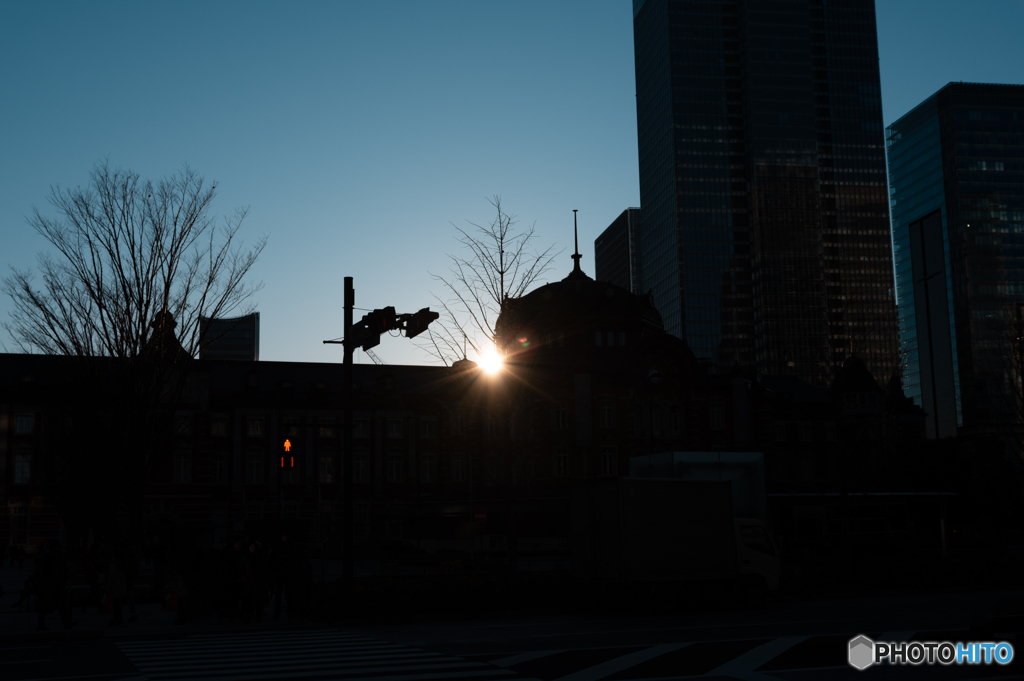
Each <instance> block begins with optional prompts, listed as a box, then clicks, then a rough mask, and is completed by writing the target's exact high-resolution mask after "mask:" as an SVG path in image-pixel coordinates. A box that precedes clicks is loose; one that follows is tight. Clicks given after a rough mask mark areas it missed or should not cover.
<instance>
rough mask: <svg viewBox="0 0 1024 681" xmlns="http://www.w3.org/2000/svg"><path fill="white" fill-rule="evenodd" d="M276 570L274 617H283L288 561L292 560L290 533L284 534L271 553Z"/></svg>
mask: <svg viewBox="0 0 1024 681" xmlns="http://www.w3.org/2000/svg"><path fill="white" fill-rule="evenodd" d="M271 559H272V564H273V570H274V619H275V620H276V619H281V598H282V597H283V596H284V591H285V585H286V582H287V580H286V576H287V574H288V561H289V560H291V544H289V542H288V535H287V534H282V535H281V541H280V542H278V544H277V546H275V547H274V551H273V553H272V554H271Z"/></svg>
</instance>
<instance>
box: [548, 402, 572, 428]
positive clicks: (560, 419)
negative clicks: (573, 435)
mask: <svg viewBox="0 0 1024 681" xmlns="http://www.w3.org/2000/svg"><path fill="white" fill-rule="evenodd" d="M568 425H569V415H568V413H567V412H566V410H565V407H555V408H554V409H552V410H551V429H552V430H565V429H566V427H567V426H568Z"/></svg>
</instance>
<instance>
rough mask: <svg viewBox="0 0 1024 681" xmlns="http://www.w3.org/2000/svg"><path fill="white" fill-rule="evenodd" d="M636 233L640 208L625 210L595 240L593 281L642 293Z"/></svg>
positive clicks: (638, 226)
mask: <svg viewBox="0 0 1024 681" xmlns="http://www.w3.org/2000/svg"><path fill="white" fill-rule="evenodd" d="M639 231H640V209H639V208H627V209H626V210H624V211H622V214H621V215H619V217H617V218H615V220H614V221H613V222H612V224H610V225H608V227H607V228H606V229H605V230H604V231H603V232H601V236H599V237H597V238H596V239H594V279H596V280H597V281H607V282H611V283H613V284H617V285H619V286H621V287H622V288H624V289H626V290H627V291H629V292H630V293H641V291H640V263H639V257H640V254H639V252H638V248H637V246H638V243H637V237H638V235H639Z"/></svg>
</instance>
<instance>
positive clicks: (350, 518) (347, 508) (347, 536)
mask: <svg viewBox="0 0 1024 681" xmlns="http://www.w3.org/2000/svg"><path fill="white" fill-rule="evenodd" d="M355 304H356V291H355V288H354V287H353V286H352V277H345V343H344V345H343V347H344V349H345V354H344V360H343V362H342V364H343V368H342V377H343V380H344V381H345V385H344V386H342V391H341V393H342V401H343V402H344V409H345V413H344V415H343V420H344V421H345V439H344V449H343V450H342V456H341V460H342V461H343V462H344V465H345V471H344V474H343V475H342V497H343V503H342V511H341V525H342V529H341V550H342V573H341V578H342V583H343V584H344V587H345V591H346V592H351V589H352V580H353V576H354V574H355V570H354V565H355V564H354V561H353V556H352V534H353V531H354V528H353V524H354V521H355V500H354V499H353V498H352V489H353V487H354V485H353V484H352V483H353V480H352V476H353V474H354V473H355V468H356V467H355V456H354V455H353V453H352V352H353V351H354V350H355V347H354V344H353V343H352V342H351V340H350V339H351V338H352V309H353V308H354V307H355Z"/></svg>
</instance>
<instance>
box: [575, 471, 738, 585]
mask: <svg viewBox="0 0 1024 681" xmlns="http://www.w3.org/2000/svg"><path fill="white" fill-rule="evenodd" d="M571 513H572V531H573V534H572V552H573V570H574V572H575V573H576V575H577V576H578V577H580V578H583V579H595V580H612V581H628V582H659V581H696V580H708V579H732V578H735V576H736V574H737V565H736V540H735V530H734V527H733V508H732V491H731V483H730V482H729V481H728V480H675V479H647V478H618V479H614V480H601V481H593V482H587V483H582V484H580V485H578V486H577V487H575V488H574V489H573V493H572V504H571Z"/></svg>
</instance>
